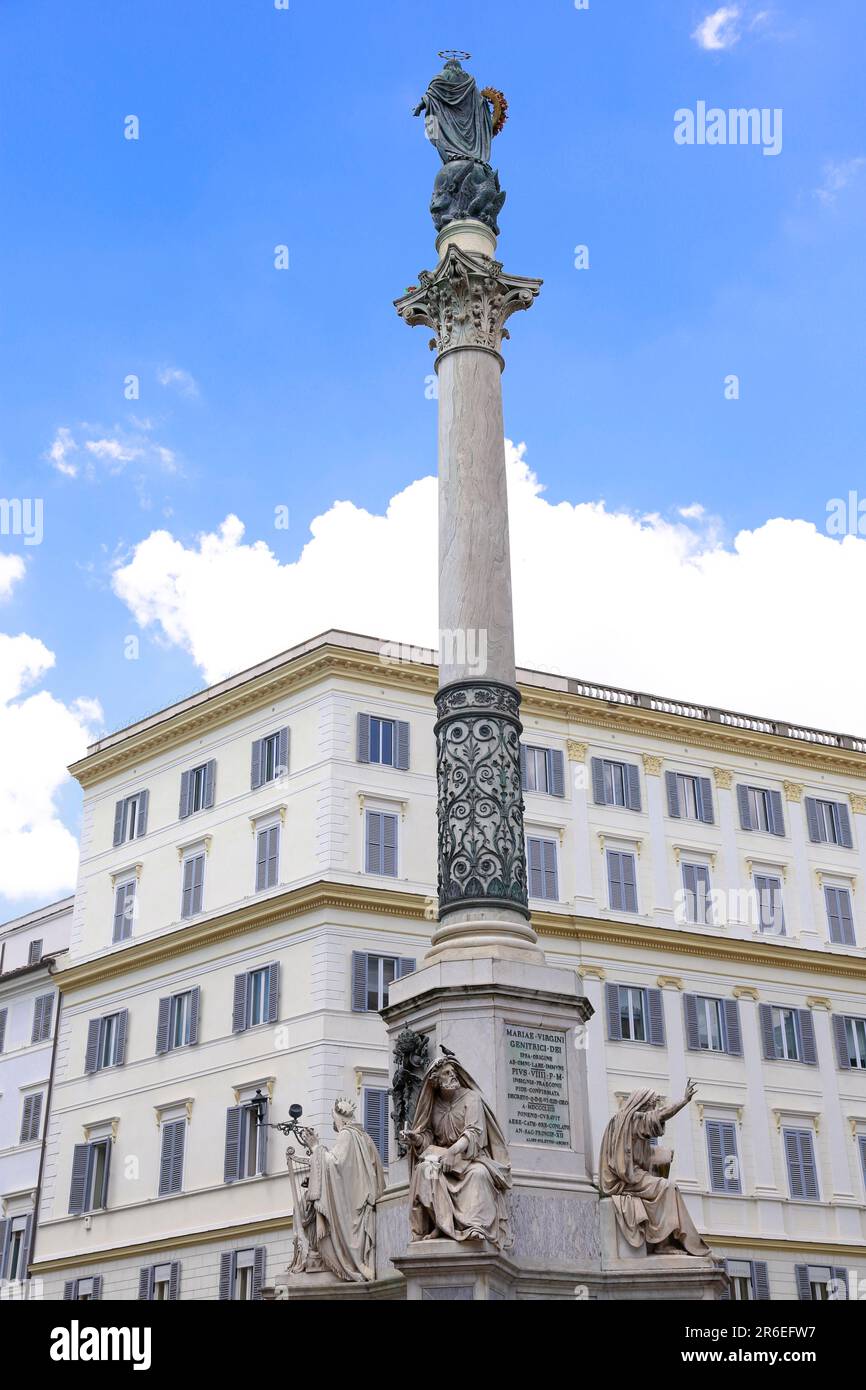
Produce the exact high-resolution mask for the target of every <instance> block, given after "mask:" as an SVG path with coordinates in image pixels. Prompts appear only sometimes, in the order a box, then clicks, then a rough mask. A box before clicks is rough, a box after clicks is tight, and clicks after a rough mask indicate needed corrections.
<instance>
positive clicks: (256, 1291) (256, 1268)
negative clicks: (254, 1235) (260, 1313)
mask: <svg viewBox="0 0 866 1390" xmlns="http://www.w3.org/2000/svg"><path fill="white" fill-rule="evenodd" d="M266 1257H267V1249H266V1248H265V1246H264V1245H257V1246H256V1249H255V1254H254V1255H253V1298H254V1299H256V1300H259V1299H260V1298H261V1296H262V1284H263V1283H264V1282H265V1259H266Z"/></svg>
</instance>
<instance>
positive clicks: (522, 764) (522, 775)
mask: <svg viewBox="0 0 866 1390" xmlns="http://www.w3.org/2000/svg"><path fill="white" fill-rule="evenodd" d="M527 781H528V778H527V775H526V749H525V748H524V746H523V744H522V743H521V745H520V786H521V789H522V790H523V791H528V790H529V789H528V787H527V785H526V783H527Z"/></svg>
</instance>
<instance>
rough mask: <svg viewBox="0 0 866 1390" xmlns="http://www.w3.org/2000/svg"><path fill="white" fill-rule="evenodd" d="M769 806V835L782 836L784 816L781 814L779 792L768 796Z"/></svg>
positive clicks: (780, 794) (780, 796)
mask: <svg viewBox="0 0 866 1390" xmlns="http://www.w3.org/2000/svg"><path fill="white" fill-rule="evenodd" d="M769 804H770V834H771V835H784V833H785V817H784V814H783V812H782V793H781V792H770V795H769Z"/></svg>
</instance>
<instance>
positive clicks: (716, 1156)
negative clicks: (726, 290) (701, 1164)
mask: <svg viewBox="0 0 866 1390" xmlns="http://www.w3.org/2000/svg"><path fill="white" fill-rule="evenodd" d="M704 1127H705V1129H706V1132H707V1156H708V1159H709V1173H710V1190H711V1191H712V1192H742V1185H741V1183H740V1160H739V1157H738V1154H737V1126H736V1125H735V1124H734V1123H733V1122H732V1121H730V1120H706V1121H705V1124H704Z"/></svg>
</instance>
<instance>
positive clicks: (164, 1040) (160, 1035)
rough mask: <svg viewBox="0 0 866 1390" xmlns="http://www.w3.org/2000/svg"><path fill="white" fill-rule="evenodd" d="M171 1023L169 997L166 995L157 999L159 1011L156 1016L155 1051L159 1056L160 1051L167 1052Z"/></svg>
mask: <svg viewBox="0 0 866 1390" xmlns="http://www.w3.org/2000/svg"><path fill="white" fill-rule="evenodd" d="M170 1024H171V998H170V997H166V998H165V999H160V1001H159V1011H158V1013H157V1016H156V1052H157V1056H159V1054H160V1053H162V1052H168V1030H169V1026H170Z"/></svg>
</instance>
